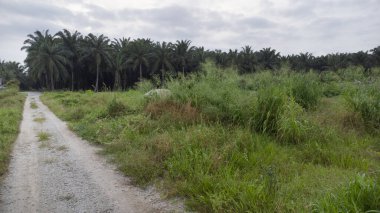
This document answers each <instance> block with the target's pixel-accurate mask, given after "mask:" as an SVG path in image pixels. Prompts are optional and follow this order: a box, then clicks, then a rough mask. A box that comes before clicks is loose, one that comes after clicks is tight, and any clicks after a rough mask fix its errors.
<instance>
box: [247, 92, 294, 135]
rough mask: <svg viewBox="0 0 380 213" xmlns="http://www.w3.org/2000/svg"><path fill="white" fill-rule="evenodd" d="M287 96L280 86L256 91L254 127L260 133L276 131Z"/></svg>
mask: <svg viewBox="0 0 380 213" xmlns="http://www.w3.org/2000/svg"><path fill="white" fill-rule="evenodd" d="M286 100H287V96H286V93H285V92H284V90H283V89H282V88H280V87H270V88H267V89H261V90H259V91H258V100H257V107H256V110H255V112H254V116H253V119H254V121H253V122H254V127H255V129H256V131H258V132H262V133H276V132H277V129H278V128H277V125H278V123H279V119H280V116H281V114H282V111H283V110H284V104H285V103H286Z"/></svg>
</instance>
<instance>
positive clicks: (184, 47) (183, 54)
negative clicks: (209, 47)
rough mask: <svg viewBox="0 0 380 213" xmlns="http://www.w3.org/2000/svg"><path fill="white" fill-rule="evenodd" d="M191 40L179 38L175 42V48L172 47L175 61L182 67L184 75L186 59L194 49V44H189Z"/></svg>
mask: <svg viewBox="0 0 380 213" xmlns="http://www.w3.org/2000/svg"><path fill="white" fill-rule="evenodd" d="M190 45H191V41H190V40H181V41H178V40H177V42H176V44H175V48H174V52H175V53H174V54H175V57H176V60H177V63H179V64H180V66H181V67H182V74H183V75H185V69H186V66H187V64H188V60H189V59H190V56H191V54H192V52H193V50H194V49H195V47H194V46H190Z"/></svg>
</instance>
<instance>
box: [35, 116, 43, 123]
mask: <svg viewBox="0 0 380 213" xmlns="http://www.w3.org/2000/svg"><path fill="white" fill-rule="evenodd" d="M33 121H34V122H37V123H43V122H45V121H46V118H44V117H38V118H35V119H33Z"/></svg>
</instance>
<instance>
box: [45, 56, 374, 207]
mask: <svg viewBox="0 0 380 213" xmlns="http://www.w3.org/2000/svg"><path fill="white" fill-rule="evenodd" d="M200 70H201V71H200V72H198V73H192V74H189V75H187V76H182V77H177V78H170V77H168V78H166V81H164V82H162V83H160V82H159V83H157V80H156V81H153V83H152V81H141V82H139V83H138V85H137V87H136V88H135V89H131V90H128V91H126V92H102V93H94V92H92V91H89V90H87V91H82V92H47V93H44V94H43V96H42V100H43V102H44V103H45V104H47V105H48V106H49V108H50V109H51V110H52V111H54V112H55V113H56V114H57V115H58V116H59V117H61V118H62V119H64V120H66V121H68V124H69V126H70V128H71V129H72V130H74V131H75V132H76V133H77V134H78V135H80V136H81V137H83V138H85V139H87V140H89V141H91V142H93V143H96V144H99V145H101V146H102V147H104V153H105V154H106V155H108V156H110V157H111V159H112V160H113V161H114V162H115V164H116V165H118V167H119V169H120V170H121V171H123V172H124V173H125V174H126V175H128V176H130V177H131V178H132V180H133V182H134V183H135V184H138V185H140V186H147V185H149V184H155V185H157V186H159V187H161V188H162V190H163V191H164V192H165V194H166V195H167V196H169V197H170V196H180V197H183V198H185V201H186V204H187V207H188V208H189V209H191V210H196V211H199V212H263V211H265V212H310V211H313V212H366V211H370V210H379V209H380V188H379V186H380V185H379V184H380V176H379V175H380V174H379V172H380V141H379V138H380V135H379V128H380V119H379V118H380V108H379V106H380V105H379V103H380V95H379V91H380V69H378V68H373V69H372V71H371V74H370V75H369V74H368V73H366V69H365V68H362V67H353V66H351V67H348V68H344V69H338V70H337V71H324V72H318V73H317V72H312V71H310V72H295V71H293V70H291V69H287V68H286V67H282V68H280V69H278V70H276V72H273V71H265V70H264V69H263V71H256V72H255V73H246V74H241V73H239V72H238V71H237V70H235V69H233V68H220V66H218V65H215V64H213V63H211V62H207V63H205V64H203V65H202V68H200ZM158 81H159V80H158ZM159 85H163V86H162V88H166V89H169V90H170V91H171V93H172V94H171V96H170V97H164V98H160V97H159V96H153V97H149V98H148V97H144V94H145V93H146V92H148V91H149V90H151V89H153V88H156V87H157V86H159Z"/></svg>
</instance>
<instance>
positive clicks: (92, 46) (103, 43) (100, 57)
mask: <svg viewBox="0 0 380 213" xmlns="http://www.w3.org/2000/svg"><path fill="white" fill-rule="evenodd" d="M109 41H110V40H109V39H108V37H106V36H104V35H103V34H102V35H100V36H95V35H93V34H92V33H90V34H88V35H87V36H86V38H85V46H84V47H83V48H82V50H81V51H82V54H83V58H87V57H91V58H92V59H93V60H94V62H95V66H96V82H95V88H94V91H95V92H98V90H99V73H100V65H101V64H102V63H105V64H110V63H111V62H110V61H111V56H110V50H111V48H110V47H109V45H108V43H109Z"/></svg>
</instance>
